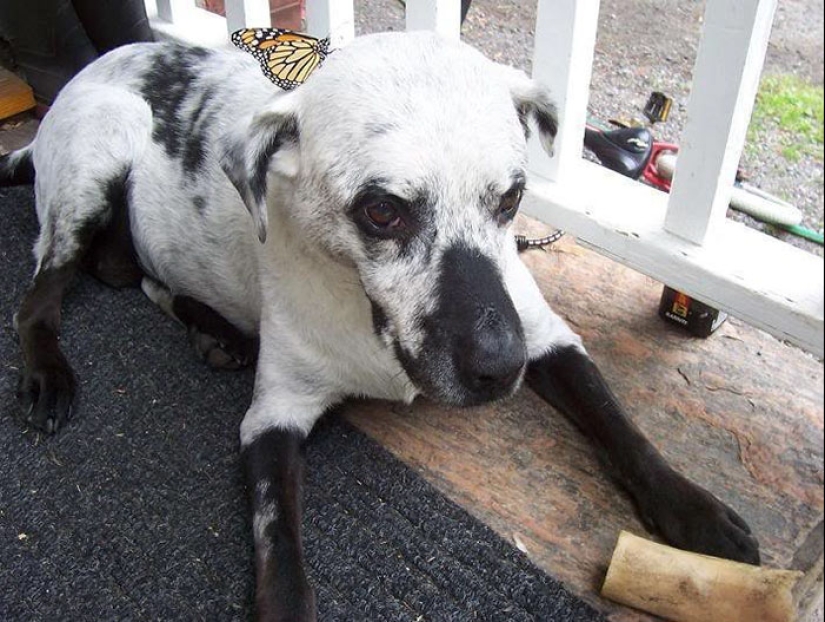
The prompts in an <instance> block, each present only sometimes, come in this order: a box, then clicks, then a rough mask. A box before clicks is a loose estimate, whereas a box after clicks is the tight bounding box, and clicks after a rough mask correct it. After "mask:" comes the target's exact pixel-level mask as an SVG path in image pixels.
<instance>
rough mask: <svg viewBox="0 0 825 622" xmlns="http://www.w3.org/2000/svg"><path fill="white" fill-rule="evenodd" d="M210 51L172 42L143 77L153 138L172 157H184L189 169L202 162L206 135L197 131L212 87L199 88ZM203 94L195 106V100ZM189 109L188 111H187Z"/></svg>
mask: <svg viewBox="0 0 825 622" xmlns="http://www.w3.org/2000/svg"><path fill="white" fill-rule="evenodd" d="M210 54H211V52H210V51H209V50H206V49H203V48H196V47H195V48H190V47H184V46H179V45H173V46H169V47H166V48H164V50H163V51H162V52H161V53H158V54H156V55H155V62H154V64H153V65H152V68H151V69H150V70H149V71H147V72H146V74H144V76H143V80H144V82H143V87H142V88H141V93H142V95H143V97H144V98H145V99H146V101H147V102H149V105H150V106H151V108H152V114H153V117H154V128H153V130H152V138H153V139H154V140H155V141H156V142H158V143H160V144H162V145H163V147H164V149H165V150H166V153H168V154H169V156H170V157H172V158H181V159H182V162H183V166H184V170H185V171H186V172H192V171H194V170H196V169H197V168H198V167H199V166H200V165H201V164H202V162H203V157H204V149H203V136H202V133H201V132H200V131H194V130H195V129H196V126H199V121H201V119H202V118H203V116H204V114H205V111H206V107H207V105H208V103H209V100H210V99H211V92H210V91H209V90H206V91H204V90H202V89H199V88H198V87H197V82H198V79H199V78H198V74H199V67H200V65H201V63H202V62H203V60H204V59H205V58H206V57H207V56H209V55H210ZM197 97H200V99H199V100H198V103H197V104H196V105H194V106H193V100H194V99H195V98H197ZM187 111H188V113H187Z"/></svg>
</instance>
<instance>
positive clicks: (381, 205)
mask: <svg viewBox="0 0 825 622" xmlns="http://www.w3.org/2000/svg"><path fill="white" fill-rule="evenodd" d="M364 213H365V214H366V215H367V218H369V220H370V223H371V224H372V225H373V226H374V227H376V228H377V229H380V230H382V231H390V230H394V229H399V228H400V227H403V226H404V221H403V220H402V218H401V215H400V214H399V212H398V208H397V207H396V206H395V205H393V203H392V202H390V201H378V202H376V203H371V204H369V205H367V206H366V207H365V208H364Z"/></svg>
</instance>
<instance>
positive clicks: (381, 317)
mask: <svg viewBox="0 0 825 622" xmlns="http://www.w3.org/2000/svg"><path fill="white" fill-rule="evenodd" d="M367 299H368V300H369V301H370V307H371V308H372V329H373V331H374V332H375V334H376V336H378V337H381V336H383V335H384V334H385V333H386V332H387V330H389V327H390V320H389V318H388V317H387V314H386V313H385V312H384V309H382V308H381V305H379V304H378V303H377V302H375V301H374V300H373V299H372V298H370V297H369V296H367Z"/></svg>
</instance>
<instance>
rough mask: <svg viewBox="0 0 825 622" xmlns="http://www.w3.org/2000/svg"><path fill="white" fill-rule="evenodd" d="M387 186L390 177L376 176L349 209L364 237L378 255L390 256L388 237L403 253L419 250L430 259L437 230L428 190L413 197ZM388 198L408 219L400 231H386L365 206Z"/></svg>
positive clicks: (370, 249) (373, 253) (420, 253)
mask: <svg viewBox="0 0 825 622" xmlns="http://www.w3.org/2000/svg"><path fill="white" fill-rule="evenodd" d="M386 186H387V181H386V180H383V179H372V180H370V181H368V182H366V183H365V184H364V185H363V186H362V187H361V190H360V191H359V192H358V194H357V195H356V196H355V198H354V199H353V201H352V203H351V204H350V206H349V208H348V210H347V211H348V213H349V214H350V217H351V218H352V219H353V221H354V222H355V224H356V225H358V230H359V232H360V233H361V238H362V239H363V240H364V242H365V244H366V246H367V249H368V250H369V251H370V253H371V254H372V255H374V256H382V255H383V256H386V253H387V249H388V248H389V247H388V245H387V241H388V240H391V241H392V242H393V243H394V244H395V246H396V248H397V251H398V253H399V254H400V256H402V257H409V256H411V255H412V254H418V255H419V259H420V260H421V261H423V262H425V263H428V262H429V261H430V257H431V252H432V241H433V240H434V239H435V236H436V232H437V229H436V227H435V223H434V222H433V221H434V218H433V215H432V211H431V210H432V208H431V207H430V206H431V205H432V200H431V199H430V197H429V195H428V194H427V193H426V192H424V191H422V192H420V193H418V194H417V195H416V196H415V197H413V198H412V199H404V198H401V197H398V196H395V195H394V194H392V193H391V192H389V191H388V190H387V189H386ZM384 200H386V201H389V202H391V203H392V204H393V205H394V206H395V207H396V208H397V210H398V213H399V216H400V217H401V218H402V219H403V220H404V223H405V226H404V228H403V229H400V230H398V231H396V232H384V231H381V230H378V229H376V228H375V227H374V226H373V225H372V224H371V223H370V221H369V217H368V216H367V215H366V213H365V209H366V208H367V207H368V206H369V205H370V204H374V203H380V202H381V201H384Z"/></svg>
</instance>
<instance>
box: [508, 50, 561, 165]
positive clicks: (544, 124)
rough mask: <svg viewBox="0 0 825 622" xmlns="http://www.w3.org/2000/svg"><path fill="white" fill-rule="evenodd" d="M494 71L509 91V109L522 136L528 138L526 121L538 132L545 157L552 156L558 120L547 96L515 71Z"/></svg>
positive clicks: (533, 82) (538, 87) (538, 85)
mask: <svg viewBox="0 0 825 622" xmlns="http://www.w3.org/2000/svg"><path fill="white" fill-rule="evenodd" d="M498 69H499V71H500V73H501V76H502V78H503V79H504V82H505V84H506V85H507V86H508V87H509V89H510V94H511V95H512V97H513V105H514V106H515V107H516V112H517V113H518V116H519V120H520V121H521V125H522V127H523V128H524V134H525V136H527V137H529V136H530V125H529V123H528V120H532V121H533V123H535V124H536V127H537V128H538V130H539V139H540V140H541V145H542V147H543V148H544V150H545V151H546V152H547V154H548V155H550V156H552V155H553V142H554V141H555V140H556V134H557V133H558V129H559V118H558V111H557V110H556V105H555V103H553V100H552V99H551V97H550V93H549V92H548V91H547V89H545V88H544V87H543V86H541V85H540V84H539V83H538V82H536V81H535V80H533V79H532V78H530V77H528V76H527V74H526V73H524V72H523V71H521V70H519V69H514V68H513V67H510V66H508V65H498Z"/></svg>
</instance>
